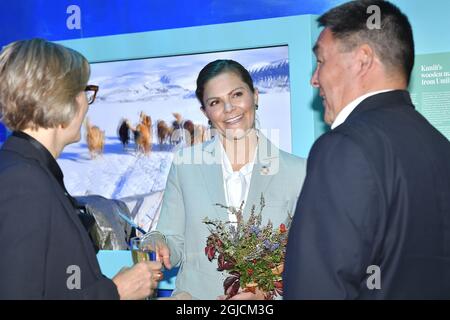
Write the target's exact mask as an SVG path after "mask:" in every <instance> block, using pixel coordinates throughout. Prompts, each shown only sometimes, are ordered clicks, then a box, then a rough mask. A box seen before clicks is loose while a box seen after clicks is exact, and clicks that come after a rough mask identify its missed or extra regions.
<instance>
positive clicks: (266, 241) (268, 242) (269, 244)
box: [263, 240, 271, 249]
mask: <svg viewBox="0 0 450 320" xmlns="http://www.w3.org/2000/svg"><path fill="white" fill-rule="evenodd" d="M263 244H264V247H265V248H266V249H270V248H271V243H270V241H269V240H264V242H263Z"/></svg>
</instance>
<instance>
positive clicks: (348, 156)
mask: <svg viewBox="0 0 450 320" xmlns="http://www.w3.org/2000/svg"><path fill="white" fill-rule="evenodd" d="M377 14H378V18H377V16H376V15H377ZM374 15H375V16H374ZM318 21H319V23H320V24H321V25H322V26H323V27H324V29H323V31H322V32H321V34H320V36H319V38H318V40H317V43H316V45H315V47H314V53H315V55H316V57H317V68H316V70H315V72H314V74H313V76H312V79H311V83H312V85H313V86H314V87H316V88H318V89H319V94H320V96H321V97H322V98H323V105H324V108H325V122H327V123H328V124H330V125H331V129H332V130H331V131H329V132H327V133H325V134H324V135H323V136H321V137H320V138H319V139H318V140H317V141H316V142H315V143H314V145H313V147H312V149H311V152H310V154H309V157H308V163H307V173H306V179H305V183H304V185H303V189H302V192H301V194H300V197H299V200H298V203H297V210H296V213H295V215H294V219H293V222H292V227H291V229H290V231H289V240H288V244H287V253H286V264H285V267H286V268H285V274H284V276H285V277H284V285H285V296H284V297H285V298H286V299H450V241H449V240H450V228H449V225H450V142H449V141H448V140H447V139H446V138H445V137H444V136H443V135H442V134H441V133H440V132H439V131H438V130H436V129H435V128H434V127H433V126H432V125H431V124H430V123H429V122H428V121H427V120H426V119H425V118H424V117H423V116H422V115H421V114H420V113H419V112H417V111H416V110H415V109H414V105H413V104H412V102H411V98H410V95H409V93H408V91H406V90H407V86H408V82H409V79H410V75H411V70H412V68H413V65H414V42H413V34H412V29H411V25H410V23H409V21H408V18H407V17H406V16H405V15H404V14H403V13H402V12H401V11H400V10H399V9H398V8H397V7H396V6H394V5H392V4H391V3H389V2H388V1H379V0H369V1H367V0H361V1H351V2H348V3H345V4H343V5H341V6H339V7H336V8H334V9H331V10H330V11H329V12H327V13H325V14H324V15H323V16H321V17H320V18H319V19H318Z"/></svg>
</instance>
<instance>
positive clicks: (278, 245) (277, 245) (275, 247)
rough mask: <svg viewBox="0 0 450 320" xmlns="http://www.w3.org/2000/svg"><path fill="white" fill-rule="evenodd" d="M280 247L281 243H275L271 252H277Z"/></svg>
mask: <svg viewBox="0 0 450 320" xmlns="http://www.w3.org/2000/svg"><path fill="white" fill-rule="evenodd" d="M279 247H280V244H279V243H274V244H272V247H271V248H270V251H275V250H277V249H278V248H279Z"/></svg>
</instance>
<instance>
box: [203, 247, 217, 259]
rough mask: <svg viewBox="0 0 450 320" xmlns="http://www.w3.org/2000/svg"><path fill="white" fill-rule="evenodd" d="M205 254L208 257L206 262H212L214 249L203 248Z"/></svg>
mask: <svg viewBox="0 0 450 320" xmlns="http://www.w3.org/2000/svg"><path fill="white" fill-rule="evenodd" d="M205 254H206V255H207V256H208V260H209V261H212V259H214V255H215V254H216V248H215V247H214V246H207V247H205Z"/></svg>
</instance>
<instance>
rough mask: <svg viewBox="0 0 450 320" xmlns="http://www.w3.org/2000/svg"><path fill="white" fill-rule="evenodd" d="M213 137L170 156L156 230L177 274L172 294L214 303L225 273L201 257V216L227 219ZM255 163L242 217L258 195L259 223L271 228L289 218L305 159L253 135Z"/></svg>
mask: <svg viewBox="0 0 450 320" xmlns="http://www.w3.org/2000/svg"><path fill="white" fill-rule="evenodd" d="M219 143H220V141H219V139H218V138H216V139H213V140H210V141H208V142H205V143H203V144H201V145H195V146H192V147H188V148H184V149H181V150H180V151H178V152H177V153H176V154H175V156H174V161H173V163H172V167H171V169H170V173H169V177H168V180H167V185H166V190H165V194H164V199H163V204H162V208H161V214H160V217H159V221H158V225H157V227H156V229H157V230H158V231H160V232H161V233H163V234H164V235H165V236H166V239H167V242H168V245H169V248H170V252H171V256H170V261H171V263H172V265H173V266H179V267H180V270H179V272H178V275H177V279H176V289H175V293H176V292H180V291H186V292H189V293H190V294H191V295H192V296H193V297H194V298H197V299H216V298H217V296H219V295H223V294H224V290H223V280H224V279H225V278H226V274H225V273H223V272H219V271H217V261H216V260H213V261H212V262H210V261H209V260H208V258H207V257H206V255H205V250H204V249H205V246H206V238H207V237H208V235H209V231H208V228H207V226H206V224H204V223H203V222H202V220H203V219H204V218H205V217H209V218H210V219H220V220H223V221H227V220H228V213H227V210H226V209H223V208H220V207H219V206H216V205H215V204H216V203H219V204H223V205H226V200H225V194H224V188H223V176H222V166H221V154H220V144H219ZM257 153H258V154H257V160H256V162H255V165H254V167H253V172H252V177H251V182H250V189H249V193H248V197H247V201H246V205H245V207H244V219H245V218H248V215H249V212H250V209H251V207H252V205H256V206H257V208H258V207H259V202H260V197H261V193H262V194H263V195H264V199H265V205H266V206H265V208H264V210H263V212H262V213H263V221H262V222H263V225H265V224H266V223H267V221H268V220H269V219H270V220H271V221H272V222H273V224H274V226H276V225H278V224H280V223H283V222H285V221H286V218H287V214H288V212H289V213H290V214H293V212H294V209H295V205H296V202H297V198H298V195H299V194H300V189H301V187H302V184H303V180H304V178H305V173H306V161H305V159H302V158H299V157H297V156H294V155H292V154H289V153H286V152H284V151H281V150H279V149H278V148H277V147H275V146H274V145H273V144H272V143H271V142H270V141H269V140H268V139H267V138H266V137H264V136H263V135H262V134H260V135H259V142H258V152H257Z"/></svg>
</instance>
